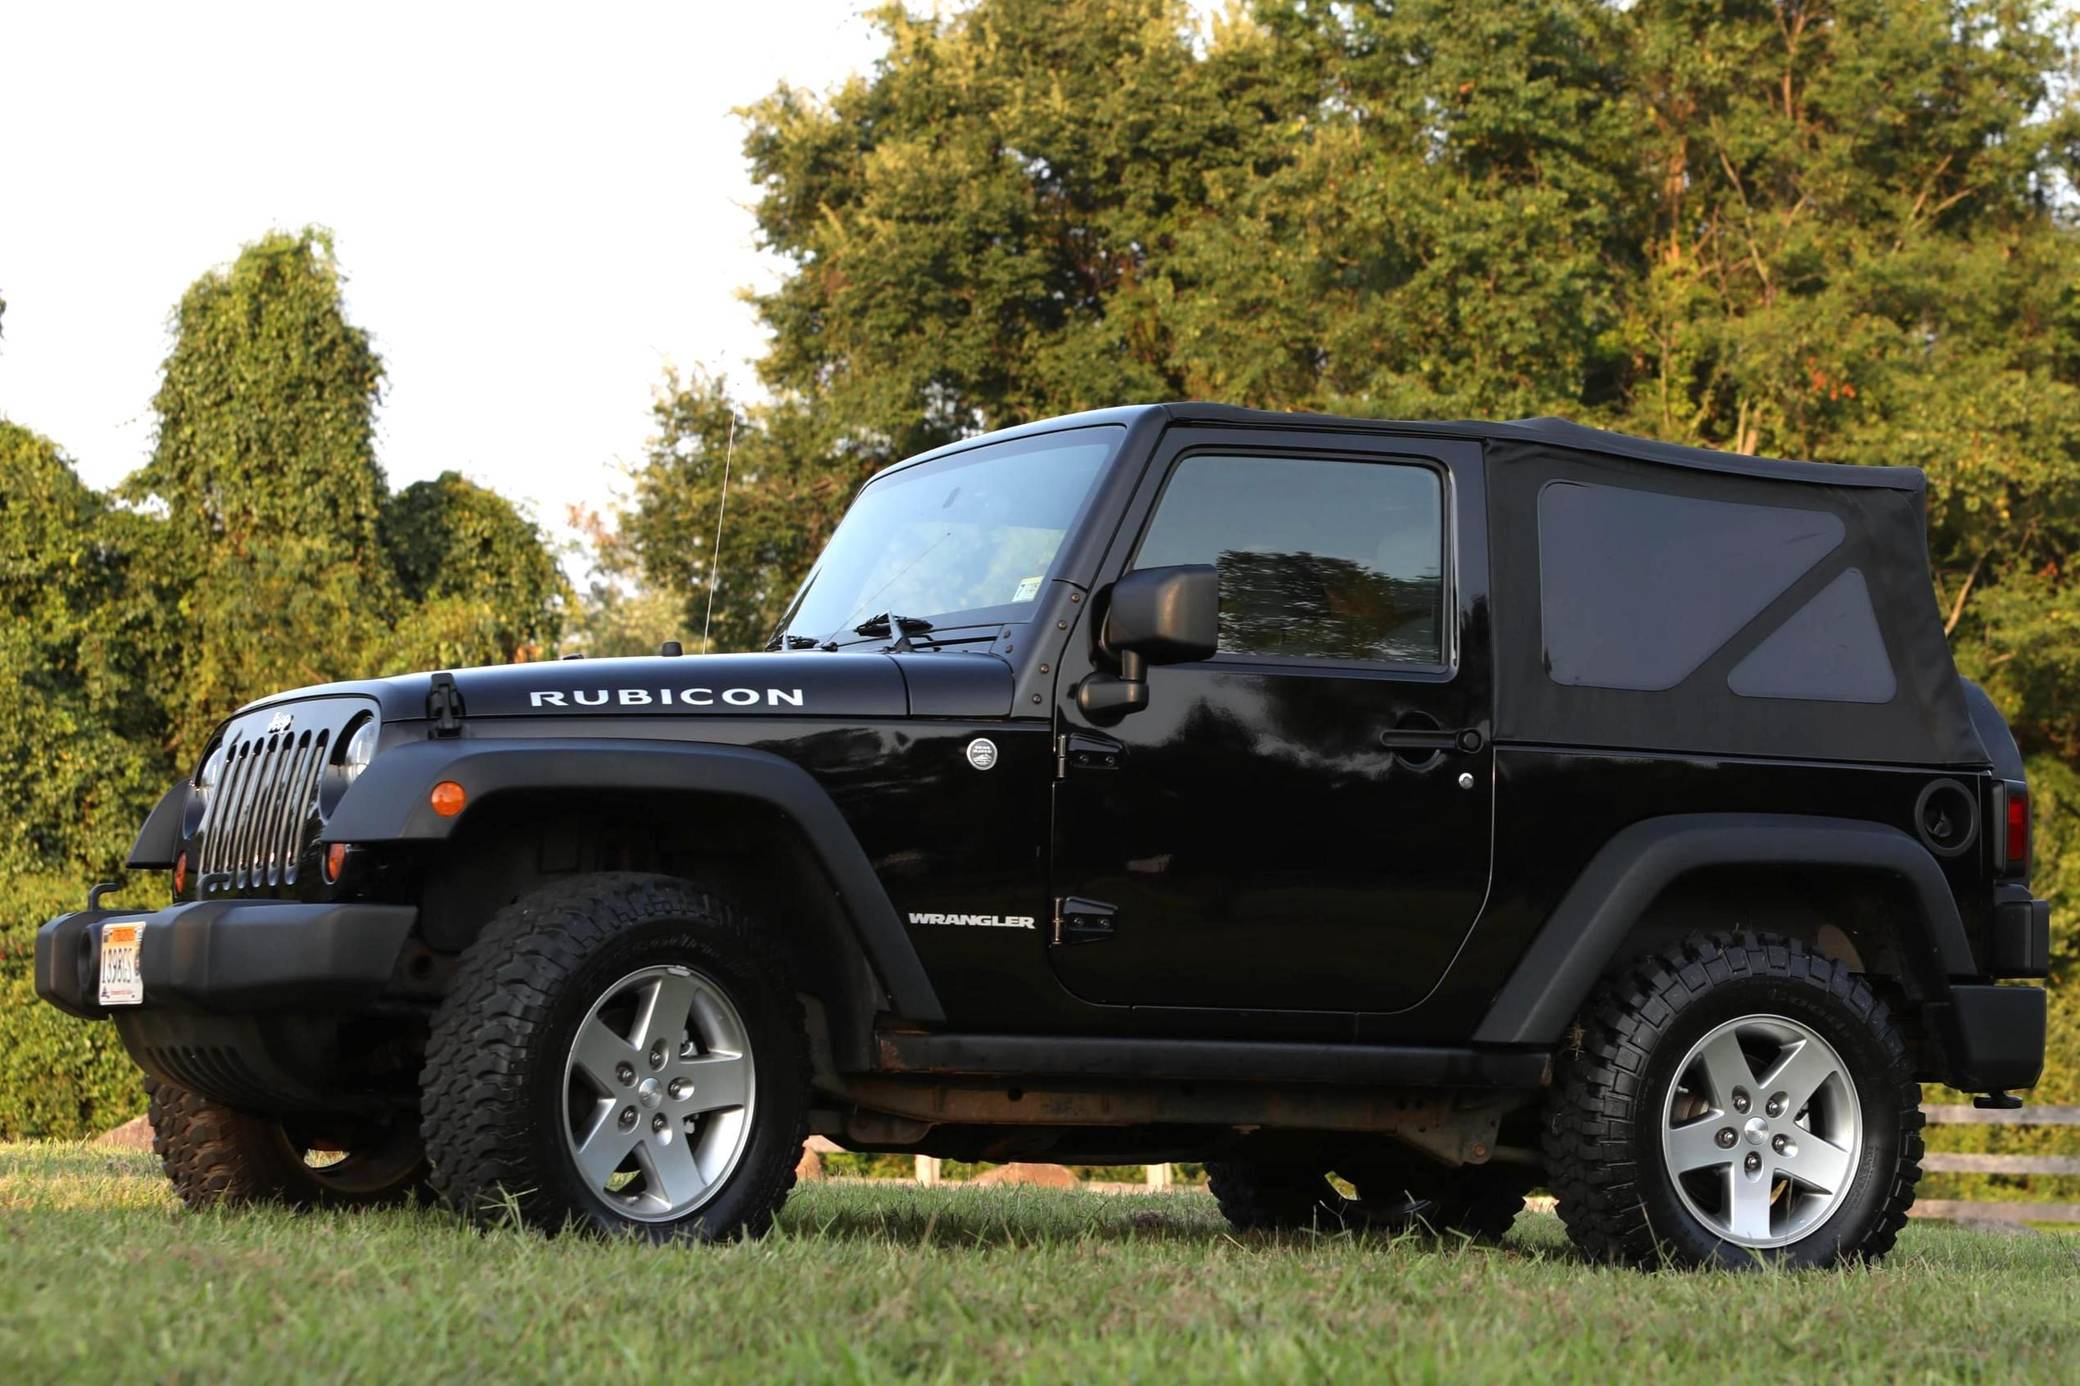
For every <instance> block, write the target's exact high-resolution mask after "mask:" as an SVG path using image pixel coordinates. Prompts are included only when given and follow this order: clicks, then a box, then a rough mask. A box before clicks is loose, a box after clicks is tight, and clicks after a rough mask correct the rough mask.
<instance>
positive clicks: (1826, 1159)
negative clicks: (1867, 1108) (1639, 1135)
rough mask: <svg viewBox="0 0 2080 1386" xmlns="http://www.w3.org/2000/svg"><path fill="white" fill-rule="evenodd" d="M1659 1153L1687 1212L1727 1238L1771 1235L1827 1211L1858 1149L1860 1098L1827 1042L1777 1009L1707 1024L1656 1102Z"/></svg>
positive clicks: (1773, 1241) (1762, 1240)
mask: <svg viewBox="0 0 2080 1386" xmlns="http://www.w3.org/2000/svg"><path fill="white" fill-rule="evenodd" d="M1661 1153H1662V1155H1663V1157H1664V1158H1665V1159H1666V1160H1667V1162H1668V1171H1669V1174H1670V1176H1671V1180H1672V1182H1673V1183H1674V1184H1675V1187H1676V1194H1677V1196H1678V1197H1680V1198H1681V1199H1682V1201H1683V1206H1684V1207H1686V1208H1688V1209H1689V1210H1690V1213H1691V1215H1692V1216H1694V1217H1695V1218H1697V1220H1698V1221H1699V1222H1702V1223H1703V1224H1704V1225H1705V1226H1706V1227H1707V1228H1709V1229H1710V1230H1711V1231H1712V1233H1713V1234H1714V1235H1716V1236H1718V1237H1720V1238H1722V1239H1723V1240H1725V1241H1729V1242H1732V1243H1734V1244H1735V1245H1736V1246H1744V1247H1758V1248H1761V1247H1778V1246H1786V1245H1789V1244H1790V1243H1792V1242H1795V1241H1798V1240H1799V1239H1800V1238H1801V1237H1804V1236H1806V1235H1807V1234H1808V1233H1810V1232H1812V1231H1813V1230H1814V1229H1815V1228H1817V1227H1819V1226H1820V1225H1821V1224H1822V1223H1824V1222H1826V1221H1827V1219H1828V1218H1829V1217H1830V1216H1832V1215H1833V1213H1834V1211H1835V1209H1837V1208H1839V1207H1840V1206H1841V1203H1842V1200H1843V1199H1844V1198H1846V1197H1847V1196H1848V1193H1849V1188H1850V1185H1851V1184H1852V1183H1853V1182H1854V1181H1855V1177H1856V1165H1857V1161H1858V1160H1859V1159H1860V1158H1861V1156H1862V1154H1863V1108H1862V1105H1861V1104H1860V1103H1859V1102H1858V1101H1857V1097H1856V1084H1855V1082H1854V1080H1852V1079H1851V1078H1850V1077H1849V1070H1848V1066H1847V1065H1845V1064H1844V1063H1843V1062H1842V1057H1841V1055H1839V1054H1837V1053H1836V1052H1835V1050H1834V1046H1832V1045H1830V1044H1829V1043H1828V1042H1827V1041H1826V1040H1824V1039H1822V1038H1821V1037H1820V1036H1819V1035H1818V1034H1817V1033H1815V1032H1814V1031H1813V1030H1812V1029H1811V1027H1809V1026H1806V1025H1803V1024H1801V1023H1799V1022H1798V1021H1796V1020H1789V1019H1786V1018H1785V1017H1783V1016H1779V1015H1750V1016H1742V1017H1740V1018H1739V1019H1737V1020H1729V1021H1727V1022H1726V1023H1725V1024H1723V1025H1720V1026H1718V1027H1717V1028H1715V1029H1713V1030H1712V1031H1711V1032H1710V1033H1709V1034H1707V1035H1705V1037H1704V1038H1703V1039H1700V1040H1699V1041H1698V1042H1697V1043H1696V1044H1694V1045H1692V1046H1691V1047H1690V1052H1689V1053H1688V1054H1686V1055H1684V1057H1683V1062H1682V1064H1681V1065H1680V1066H1679V1067H1678V1068H1677V1069H1676V1078H1675V1082H1674V1083H1673V1084H1672V1085H1671V1086H1670V1088H1669V1092H1668V1098H1667V1100H1666V1101H1665V1102H1664V1103H1663V1105H1662V1120H1661Z"/></svg>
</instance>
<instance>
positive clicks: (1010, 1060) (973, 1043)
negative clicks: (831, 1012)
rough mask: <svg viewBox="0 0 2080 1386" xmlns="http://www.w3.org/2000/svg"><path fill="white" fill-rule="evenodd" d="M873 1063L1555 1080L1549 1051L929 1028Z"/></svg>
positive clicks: (998, 1070) (1318, 1079)
mask: <svg viewBox="0 0 2080 1386" xmlns="http://www.w3.org/2000/svg"><path fill="white" fill-rule="evenodd" d="M875 1070H876V1071H877V1072H880V1073H927V1074H966V1075H971V1076H977V1077H982V1076H990V1077H1026V1078H1032V1077H1046V1078H1110V1079H1126V1080H1133V1079H1176V1080H1184V1081H1192V1080H1198V1079H1213V1080H1219V1081H1224V1082H1239V1083H1252V1082H1255V1083H1328V1084H1335V1085H1338V1086H1343V1087H1372V1086H1393V1087H1442V1088H1540V1087H1544V1086H1546V1084H1547V1083H1548V1082H1550V1081H1551V1077H1552V1051H1551V1050H1548V1049H1467V1048H1454V1047H1440V1046H1435V1045H1386V1044H1313V1043H1296V1042H1293V1041H1289V1040H1203V1039H1161V1038H1132V1039H1114V1038H1102V1037H1092V1036H1068V1037H1064V1036H1058V1035H948V1034H934V1035H925V1034H914V1033H900V1032H888V1031H884V1032H881V1033H879V1034H877V1035H876V1036H875Z"/></svg>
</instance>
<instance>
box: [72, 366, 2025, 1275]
mask: <svg viewBox="0 0 2080 1386" xmlns="http://www.w3.org/2000/svg"><path fill="white" fill-rule="evenodd" d="M1922 491H1923V480H1922V477H1921V475H1920V473H1918V472H1915V471H1911V470H1904V469H1881V468H1855V467H1837V466H1824V465H1815V464H1809V463H1798V462H1778V461H1766V460H1762V459H1757V458H1752V457H1742V456H1731V455H1724V454H1719V453H1713V452H1706V451H1700V450H1694V449H1689V448H1681V447H1671V446H1666V445H1662V444H1658V443H1652V442H1644V441H1640V440H1638V439H1633V438H1628V437H1622V436H1619V435H1615V434H1609V433H1601V432H1596V431H1593V430H1589V429H1584V428H1580V427H1576V426H1573V425H1570V424H1566V423H1563V422H1559V421H1556V420H1531V421H1525V422H1517V423H1499V424H1486V423H1452V424H1432V423H1414V424H1411V423H1381V422H1375V421H1360V420H1350V419H1333V418H1316V417H1295V416H1286V415H1274V414H1264V413H1257V412H1252V411H1246V410H1239V409H1233V408H1226V407H1220V406H1212V405H1200V404H1185V405H1163V406H1150V407H1144V408H1131V409H1116V410H1107V411H1103V412H1098V413H1091V414H1083V415H1078V416H1075V417H1071V418H1064V419H1056V420H1052V421H1049V422H1046V423H1040V424H1035V425H1032V426H1030V427H1025V428H1018V429H1012V430H1008V431H1006V432H1002V433H996V434H991V435H989V436H987V437H981V438H976V439H973V440H971V441H968V442H964V443H959V444H956V445H953V446H949V447H946V448H942V449H940V450H938V451H936V452H932V453H928V454H926V455H925V456H922V457H918V458H915V459H913V460H911V461H908V462H905V463H903V464H901V465H899V466H896V467H893V468H890V469H889V470H888V471H886V472H884V473H882V474H881V475H880V476H878V477H876V478H875V479H874V480H873V481H872V482H870V483H869V484H868V485H867V486H866V487H865V488H864V489H863V490H862V491H861V492H860V494H859V496H858V498H857V500H856V501H855V502H854V504H853V506H852V509H851V511H850V513H849V514H848V515H847V517H846V518H845V520H844V522H843V523H842V524H841V525H840V526H839V528H838V529H837V531H836V533H835V534H834V535H833V537H832V539H831V542H830V545H829V547H828V548H827V549H826V550H825V551H824V553H823V555H822V557H821V558H820V559H819V560H818V562H817V564H816V566H815V568H814V569H813V571H811V573H810V574H809V576H808V578H807V580H806V581H805V582H804V583H803V585H802V588H801V591H800V592H799V593H798V594H797V595H796V596H795V598H794V600H793V603H792V605H791V606H790V607H789V608H788V611H787V615H786V617H785V619H784V621H783V622H782V624H781V627H780V629H779V631H778V632H777V633H776V634H775V636H774V638H773V640H772V642H771V644H770V645H769V646H768V647H767V651H766V652H765V653H758V654H741V655H723V656H714V657H702V658H685V657H678V650H677V647H676V646H667V647H666V648H665V650H664V651H663V652H662V653H661V654H660V655H659V656H658V657H656V658H646V659H614V660H606V659H598V660H566V661H558V662H552V663H543V664H523V665H517V666H514V667H510V668H497V669H469V670H459V671H455V672H452V673H447V672H443V673H436V674H433V675H431V676H430V677H429V676H427V675H415V676H409V677H400V678H389V679H381V680H375V681H371V682H366V683H344V684H336V685H330V686H327V687H322V688H310V689H302V690H299V691H297V692H293V693H285V694H282V695H280V696H277V697H273V698H268V699H265V700H263V701H261V702H258V703H254V704H252V705H250V706H248V707H246V708H244V709H243V710H241V711H240V712H238V713H237V714H236V715H235V716H233V717H232V718H231V719H230V720H229V721H227V722H226V723H225V724H224V726H223V729H222V731H221V732H220V733H219V734H218V735H217V736H216V738H215V740H214V742H213V743H212V745H211V746H210V748H209V750H208V753H207V754H206V755H205V756H204V758H203V760H202V763H201V764H200V765H199V766H197V767H196V769H195V772H194V775H193V777H192V778H191V779H190V780H189V781H187V782H185V783H182V784H180V785H177V786H175V787H174V789H173V790H172V791H171V792H170V793H168V794H167V795H166V797H165V799H164V801H163V802H162V803H161V804H160V805H159V806H158V808H157V809H155V810H154V811H153V813H152V815H151V817H150V818H149V820H148V821H147V822H146V823H145V825H144V829H143V832H142V833H141V835H140V836H139V838H138V842H137V845H136V848H135V849H134V851H133V853H132V855H131V858H130V865H131V866H132V867H134V868H140V869H153V870H170V871H171V873H172V881H173V890H174V894H175V897H176V899H177V903H175V904H174V905H172V906H171V907H169V908H167V909H163V910H159V911H156V912H153V913H139V912H137V911H126V910H121V909H111V908H106V907H102V906H100V903H99V901H98V899H93V900H90V902H89V904H90V908H88V909H86V910H84V911H82V912H80V913H76V914H70V915H66V916H63V917H61V918H58V919H55V920H52V921H51V922H50V923H48V924H46V925H45V926H44V928H43V930H42V932H41V934H40V935H39V937H38V940H37V954H36V969H37V988H38V990H39V991H40V992H41V993H42V995H44V996H45V997H47V998H48V999H50V1000H51V1001H52V1002H54V1003H55V1004H57V1005H59V1006H61V1007H63V1008H64V1009H65V1010H67V1011H70V1012H72V1013H73V1014H75V1015H81V1016H112V1017H113V1018H114V1020H115V1022H116V1026H117V1028H118V1030H119V1031H120V1032H121V1034H122V1037H123V1040H124V1042H125V1044H127V1045H128V1047H129V1050H130V1052H131V1054H133V1055H134V1056H135V1057H136V1059H137V1062H138V1064H139V1065H140V1066H141V1067H143V1069H144V1070H145V1072H146V1073H147V1074H148V1075H150V1083H151V1087H152V1102H151V1114H152V1121H153V1123H154V1127H155V1130H156V1132H157V1148H158V1150H159V1153H160V1154H161V1156H162V1157H163V1159H164V1161H165V1165H166V1169H167V1172H168V1173H169V1175H170V1176H171V1177H172V1179H173V1181H174V1184H175V1185H176V1187H177V1188H178V1189H179V1191H180V1193H181V1195H182V1197H183V1198H185V1199H186V1200H187V1201H188V1202H190V1203H194V1204H200V1203H205V1202H208V1201H212V1200H217V1199H260V1198H271V1199H283V1200H287V1201H290V1202H297V1203H311V1202H363V1201H370V1202H373V1201H381V1200H387V1199H401V1198H406V1197H410V1196H413V1195H416V1194H418V1193H420V1192H422V1191H425V1190H427V1189H428V1188H430V1189H431V1190H432V1191H433V1192H436V1193H438V1194H439V1195H440V1196H442V1197H444V1198H445V1199H447V1200H448V1201H449V1202H451V1203H452V1204H455V1205H457V1206H460V1207H462V1208H465V1209H481V1208H483V1207H485V1206H487V1205H490V1204H493V1203H495V1202H496V1201H498V1200H501V1199H508V1200H511V1201H512V1202H514V1203H516V1204H517V1206H518V1207H519V1209H520V1210H521V1211H522V1212H523V1214H524V1215H525V1216H526V1217H527V1218H528V1219H529V1220H530V1221H532V1222H534V1223H536V1224H538V1225H540V1226H542V1227H545V1228H557V1227H562V1226H564V1225H566V1224H568V1223H575V1224H579V1225H592V1226H597V1227H600V1228H607V1229H634V1230H636V1231H638V1232H641V1233H644V1234H647V1235H649V1236H652V1237H659V1238H662V1237H669V1236H681V1235H691V1236H698V1237H705V1238H716V1237H727V1236H735V1235H738V1234H757V1233H759V1232H762V1231H763V1230H765V1228H766V1227H767V1226H768V1225H769V1223H770V1221H771V1219H772V1217H773V1214H774V1210H775V1209H776V1208H777V1207H778V1206H779V1205H780V1203H781V1201H782V1200H783V1199H784V1198H785V1197H786V1195H787V1192H788V1189H789V1187H790V1186H791V1184H792V1183H793V1180H794V1171H795V1166H796V1162H797V1158H798V1156H799V1153H800V1151H801V1148H802V1142H803V1138H804V1137H805V1136H806V1135H807V1134H808V1133H810V1132H821V1133H823V1134H825V1135H828V1136H829V1137H831V1138H832V1139H834V1140H836V1141H837V1142H839V1143H840V1144H841V1145H844V1146H846V1147H848V1148H850V1149H853V1150H860V1151H908V1152H921V1153H925V1154H931V1155H939V1156H946V1157H953V1158H959V1159H970V1160H1017V1159H1046V1160H1054V1161H1064V1162H1108V1163H1109V1162H1156V1161H1169V1160H1205V1161H1207V1162H1208V1168H1209V1170H1210V1172H1211V1179H1212V1185H1213V1191H1214V1193H1215V1194H1216V1195H1217V1196H1218V1197H1219V1199H1220V1203H1221V1206H1222V1208H1223V1209H1224V1210H1225V1211H1226V1213H1227V1214H1228V1216H1229V1217H1230V1218H1232V1219H1233V1220H1234V1221H1235V1222H1236V1223H1237V1224H1239V1225H1242V1226H1247V1227H1284V1226H1292V1225H1304V1224H1310V1223H1317V1224H1319V1223H1323V1222H1336V1221H1341V1222H1343V1223H1346V1224H1348V1223H1350V1222H1353V1221H1359V1222H1363V1223H1365V1224H1367V1225H1374V1226H1386V1227H1395V1226H1404V1225H1411V1224H1415V1223H1418V1222H1420V1223H1422V1224H1424V1225H1427V1226H1429V1227H1432V1228H1436V1229H1458V1230H1461V1231H1464V1232H1467V1233H1470V1234H1474V1235H1487V1236H1493V1235H1498V1234H1499V1233H1500V1232H1501V1231H1502V1229H1504V1228H1505V1227H1507V1226H1508V1224H1509V1222H1510V1220H1511V1218H1512V1217H1513V1216H1514V1215H1515V1213H1516V1212H1517V1211H1518V1209H1519V1208H1520V1207H1521V1204H1522V1198H1523V1195H1524V1194H1525V1192H1526V1191H1527V1190H1529V1189H1530V1188H1532V1187H1534V1186H1538V1185H1544V1186H1546V1187H1550V1188H1551V1189H1552V1190H1553V1192H1554V1193H1555V1194H1556V1195H1557V1196H1558V1201H1559V1208H1560V1213H1561V1216H1562V1217H1563V1218H1564V1219H1565V1220H1566V1224H1567V1227H1568V1229H1569V1231H1570V1233H1571V1234H1572V1235H1573V1237H1574V1238H1575V1240H1576V1241H1577V1242H1578V1243H1579V1244H1580V1245H1581V1246H1582V1247H1583V1248H1584V1249H1585V1250H1586V1251H1587V1252H1589V1253H1590V1254H1592V1255H1594V1256H1597V1257H1600V1258H1611V1259H1618V1260H1626V1261H1633V1262H1642V1263H1645V1262H1659V1261H1661V1260H1663V1259H1668V1260H1672V1261H1674V1262H1676V1263H1679V1264H1698V1263H1715V1262H1719V1263H1726V1264H1741V1263H1747V1262H1751V1261H1753V1260H1755V1259H1757V1258H1758V1255H1760V1256H1761V1257H1767V1258H1771V1259H1779V1260H1783V1261H1788V1262H1791V1263H1795V1264H1805V1263H1814V1262H1821V1261H1827V1260H1832V1259H1835V1258H1857V1257H1870V1256H1876V1255H1878V1254H1881V1253H1882V1252H1884V1251H1885V1249H1886V1248H1887V1247H1889V1246H1890V1245H1891V1243H1892V1241H1893V1238H1894V1236H1895V1234H1896V1233H1897V1232H1898V1230H1899V1228H1900V1226H1901V1223H1902V1221H1903V1220H1904V1218H1905V1216H1906V1212H1907V1207H1908V1205H1909V1204H1910V1203H1911V1201H1912V1199H1913V1197H1914V1186H1915V1182H1916V1179H1917V1177H1918V1175H1919V1172H1920V1170H1919V1160H1920V1156H1921V1151H1922V1145H1921V1136H1920V1127H1921V1121H1922V1118H1921V1114H1920V1111H1919V1109H1918V1103H1919V1089H1918V1087H1917V1083H1918V1082H1920V1081H1923V1080H1935V1081H1940V1082H1944V1083H1948V1084H1951V1085H1952V1086H1954V1087H1957V1088H1962V1089H1965V1090H1968V1091H1971V1092H1975V1093H1983V1094H1987V1095H1988V1096H1987V1098H1985V1099H1983V1100H1986V1101H1991V1102H1997V1103H1999V1102H2005V1103H2012V1101H2013V1099H2012V1098H2009V1097H2008V1096H2007V1093H2008V1091H2009V1090H2010V1089H2015V1088H2021V1087H2027V1086H2028V1085H2030V1084H2031V1083H2033V1082H2034V1081H2035V1080H2036V1078H2037V1074H2038V1070H2039V1067H2040V1065H2041V1062H2042V1056H2043V1047H2044V1020H2045V1009H2044V993H2043V991H2042V990H2041V989H2040V988H2038V987H2031V986H2025V985H2000V984H1999V983H2000V982H2001V981H2002V980H2003V979H2017V978H2032V977H2042V976H2044V975H2045V972H2046V969H2047V963H2048V951H2049V946H2048V911H2047V907H2046V905H2045V903H2044V902H2043V901H2040V900H2037V899H2035V898H2033V897H2032V896H2031V894H2030V890H2029V868H2030V815H2029V797H2028V792H2027V790H2026V788H2025V786H2024V783H2023V771H2022V765H2021V762H2020V759H2019V757H2018V756H2017V754H2016V749H2015V743H2014V741H2013V739H2012V737H2011V736H2010V734H2009V732H2008V729H2007V726H2006V724H2005V723H2004V722H2003V721H2002V719H2001V717H2000V715H1999V714H1998V713H1997V712H1996V711H1995V710H1994V708H1993V707H1992V705H1991V704H1990V703H1989V702H1988V701H1987V699H1986V698H1985V696H1984V695H1983V694H1982V693H1981V692H1980V691H1979V690H1978V689H1977V688H1976V687H1974V686H1972V685H1970V684H1968V683H1965V682H1964V681H1962V680H1961V679H1960V678H1959V676H1958V674H1957V672H1956V670H1955V668H1954V667H1953V666H1952V664H1951V660H1950V655H1949V652H1948V649H1947V648H1946V646H1945V644H1944V639H1943V632H1942V630H1941V628H1940V625H1939V622H1938V619H1937V614H1936V611H1935V606H1934V601H1933V597H1932V594H1931V590H1930V585H1929V577H1928V572H1927V560H1926V551H1925V547H1924V536H1923V515H1922ZM99 894H100V892H99V891H98V890H97V892H96V895H97V897H98V895H99Z"/></svg>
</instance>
